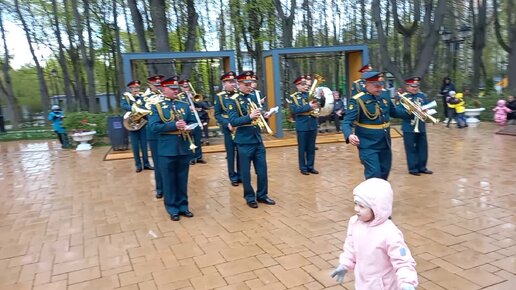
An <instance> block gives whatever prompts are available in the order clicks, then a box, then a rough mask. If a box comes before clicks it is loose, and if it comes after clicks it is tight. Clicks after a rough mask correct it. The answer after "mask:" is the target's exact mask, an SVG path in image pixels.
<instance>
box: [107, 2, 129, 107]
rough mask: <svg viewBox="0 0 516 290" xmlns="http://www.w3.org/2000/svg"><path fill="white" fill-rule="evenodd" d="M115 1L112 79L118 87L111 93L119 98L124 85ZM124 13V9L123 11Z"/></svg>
mask: <svg viewBox="0 0 516 290" xmlns="http://www.w3.org/2000/svg"><path fill="white" fill-rule="evenodd" d="M116 2H117V1H116V0H112V2H111V3H112V5H113V26H114V28H115V31H114V32H115V43H114V48H113V60H114V75H115V77H114V78H113V79H114V80H116V83H117V84H118V85H114V86H113V93H114V94H115V96H121V95H122V92H123V91H124V90H125V84H124V72H123V70H122V52H121V50H120V47H122V42H121V41H120V27H119V26H118V10H117V3H116ZM123 10H124V11H125V9H123ZM107 99H108V104H109V101H110V97H109V95H108V96H107ZM116 104H117V105H116V106H117V107H118V106H119V105H120V104H119V103H118V102H116ZM108 109H109V110H111V106H108Z"/></svg>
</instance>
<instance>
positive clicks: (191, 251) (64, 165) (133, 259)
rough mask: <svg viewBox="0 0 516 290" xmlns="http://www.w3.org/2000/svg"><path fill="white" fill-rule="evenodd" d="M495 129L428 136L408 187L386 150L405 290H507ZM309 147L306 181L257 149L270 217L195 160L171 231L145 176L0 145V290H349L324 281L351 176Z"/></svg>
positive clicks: (336, 153)
mask: <svg viewBox="0 0 516 290" xmlns="http://www.w3.org/2000/svg"><path fill="white" fill-rule="evenodd" d="M496 129H497V128H496V127H495V126H494V125H491V124H482V125H481V127H479V128H468V129H466V130H458V129H455V128H453V129H445V128H442V126H435V127H432V128H430V133H429V140H430V149H431V152H430V164H429V168H430V169H432V170H434V171H435V174H434V175H430V176H420V177H416V176H411V175H408V174H407V168H406V163H405V155H404V151H403V145H402V144H403V143H402V140H401V139H396V140H394V141H393V151H394V153H393V156H394V162H393V170H392V172H391V182H392V184H393V187H394V189H395V206H394V214H393V219H394V221H395V222H396V223H397V224H398V226H399V227H400V228H401V229H402V230H403V232H404V234H405V236H406V240H407V242H408V244H409V247H410V248H411V250H412V252H413V254H414V256H415V258H416V260H417V263H418V265H417V270H418V272H419V275H420V283H421V287H419V288H418V289H427V290H428V289H461V290H470V289H490V290H493V289H497V290H500V289H511V290H513V289H516V184H515V183H516V179H515V174H516V173H515V172H516V171H515V170H514V165H515V164H516V153H515V152H514V151H515V150H516V137H514V136H502V135H495V134H493V133H494V131H495V130H496ZM319 147H320V150H319V151H317V154H316V169H318V170H319V171H321V174H320V175H310V176H303V175H301V174H299V171H298V170H297V153H296V148H295V147H286V148H274V149H269V150H267V159H268V167H269V185H270V196H271V197H272V198H274V199H276V201H277V202H278V205H276V206H264V205H260V207H259V208H258V209H254V210H253V209H250V208H248V207H247V206H246V205H245V203H244V200H243V198H242V187H236V188H235V187H232V186H230V185H229V182H228V180H227V178H226V169H225V160H224V155H223V154H221V153H213V154H209V155H207V156H206V157H207V158H206V159H207V161H208V162H209V163H208V164H206V165H201V164H198V165H195V166H193V167H192V168H191V170H190V186H189V195H190V203H191V208H190V209H191V210H192V211H193V212H194V213H195V215H196V216H195V218H193V219H182V220H181V221H180V222H172V221H170V220H169V218H168V215H167V214H166V213H165V210H164V209H163V205H162V202H161V201H160V200H156V199H154V197H153V185H152V183H153V176H152V173H151V172H149V171H144V172H142V173H139V174H137V173H135V172H134V166H133V164H132V161H131V160H119V161H102V157H103V156H104V154H105V153H106V151H107V150H108V148H107V147H99V148H95V149H94V150H93V151H91V152H75V151H62V150H60V149H58V148H59V146H57V145H56V143H55V142H53V141H52V142H30V143H28V142H8V143H0V153H1V154H0V168H1V171H0V192H1V194H0V289H35V290H42V289H52V290H59V289H73V290H75V289H94V290H99V289H115V288H116V289H213V288H215V289H324V288H326V289H353V287H352V285H353V282H352V277H353V275H351V274H349V275H348V276H347V277H346V280H345V283H344V284H342V285H337V284H336V283H335V282H334V281H333V280H332V279H330V278H329V277H328V274H329V272H330V271H331V269H332V268H333V266H334V265H336V263H337V260H338V255H339V253H340V249H341V247H342V243H343V239H344V236H345V230H346V225H347V220H348V218H349V217H350V216H351V215H352V213H353V206H352V194H351V189H352V188H353V187H354V186H355V185H356V184H358V183H359V182H360V181H361V180H362V178H363V177H362V167H361V165H360V164H359V162H358V159H357V156H356V155H357V152H356V149H354V148H352V147H350V146H346V145H345V144H343V143H333V144H324V145H320V146H319ZM372 290H374V289H372Z"/></svg>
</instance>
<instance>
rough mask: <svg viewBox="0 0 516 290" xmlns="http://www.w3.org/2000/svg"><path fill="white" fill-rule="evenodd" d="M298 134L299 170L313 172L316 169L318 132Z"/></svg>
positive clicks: (298, 132)
mask: <svg viewBox="0 0 516 290" xmlns="http://www.w3.org/2000/svg"><path fill="white" fill-rule="evenodd" d="M296 133H297V155H298V159H299V170H301V171H311V170H313V169H314V162H315V139H316V138H317V130H310V131H297V132H296Z"/></svg>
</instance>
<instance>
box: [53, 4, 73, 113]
mask: <svg viewBox="0 0 516 290" xmlns="http://www.w3.org/2000/svg"><path fill="white" fill-rule="evenodd" d="M52 13H53V14H54V15H53V16H54V23H53V25H54V32H55V35H56V38H57V44H58V46H59V57H58V62H59V66H60V67H61V71H62V72H63V87H64V91H65V96H66V108H67V110H68V111H70V112H72V111H76V110H77V109H78V107H77V102H76V99H75V96H74V95H73V94H72V88H71V81H70V75H69V69H68V62H67V60H66V55H65V52H64V50H65V47H64V44H63V39H62V38H61V28H60V27H59V18H58V17H57V15H58V12H57V1H56V0H52ZM56 81H57V80H56ZM56 93H57V92H56Z"/></svg>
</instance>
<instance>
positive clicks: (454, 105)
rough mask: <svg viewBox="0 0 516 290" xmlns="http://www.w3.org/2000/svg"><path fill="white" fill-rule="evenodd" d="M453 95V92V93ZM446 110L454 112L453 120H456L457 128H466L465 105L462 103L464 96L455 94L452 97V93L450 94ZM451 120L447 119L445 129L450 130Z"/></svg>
mask: <svg viewBox="0 0 516 290" xmlns="http://www.w3.org/2000/svg"><path fill="white" fill-rule="evenodd" d="M453 93H455V92H453ZM447 105H448V108H450V109H452V110H455V116H454V117H455V118H456V120H457V126H458V127H459V128H464V127H468V124H467V123H466V117H465V114H464V113H465V112H466V103H465V102H464V94H463V93H455V94H453V95H452V92H450V100H448V102H447ZM451 120H452V118H449V119H448V124H446V127H447V128H450V122H451Z"/></svg>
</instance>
